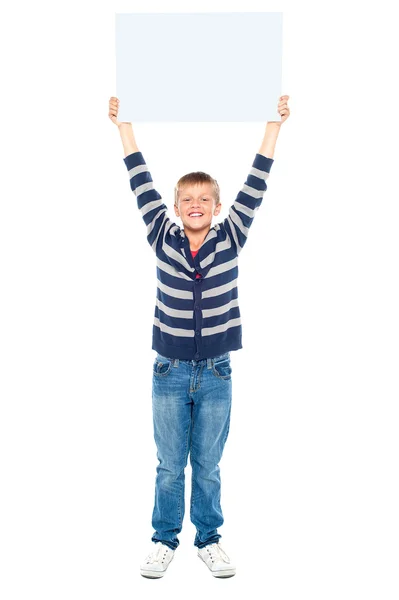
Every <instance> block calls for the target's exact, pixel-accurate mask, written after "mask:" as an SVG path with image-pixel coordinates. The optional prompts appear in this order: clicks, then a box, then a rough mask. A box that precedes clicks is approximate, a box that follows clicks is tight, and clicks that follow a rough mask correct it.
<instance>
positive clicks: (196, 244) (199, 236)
mask: <svg viewBox="0 0 399 600" xmlns="http://www.w3.org/2000/svg"><path fill="white" fill-rule="evenodd" d="M209 230H210V226H209V227H207V229H206V230H203V229H202V230H201V231H191V230H187V229H186V228H185V229H184V233H185V234H186V237H187V238H188V241H189V242H190V250H199V248H200V247H201V246H202V243H203V241H204V239H205V238H206V236H207V235H208V232H209Z"/></svg>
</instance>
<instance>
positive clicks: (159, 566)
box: [140, 542, 175, 579]
mask: <svg viewBox="0 0 399 600" xmlns="http://www.w3.org/2000/svg"><path fill="white" fill-rule="evenodd" d="M174 553H175V551H174V550H172V549H171V548H169V546H166V545H165V544H162V542H156V544H155V550H154V551H153V552H151V553H150V554H149V555H148V556H147V558H146V559H145V561H144V562H143V564H142V565H140V574H141V575H142V576H143V577H148V578H149V579H158V577H163V576H164V575H165V571H166V569H167V568H168V566H169V564H170V562H171V561H172V559H173V556H174Z"/></svg>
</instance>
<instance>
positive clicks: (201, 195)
mask: <svg viewBox="0 0 399 600" xmlns="http://www.w3.org/2000/svg"><path fill="white" fill-rule="evenodd" d="M182 196H184V197H186V196H190V198H192V195H191V194H183V193H182ZM199 196H200V197H201V198H203V196H208V198H212V194H199Z"/></svg>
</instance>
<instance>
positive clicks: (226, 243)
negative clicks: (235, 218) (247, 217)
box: [200, 231, 231, 269]
mask: <svg viewBox="0 0 399 600" xmlns="http://www.w3.org/2000/svg"><path fill="white" fill-rule="evenodd" d="M215 235H216V236H217V233H216V231H215ZM229 248H231V239H230V237H229V236H227V237H226V239H225V240H223V241H222V242H217V244H216V246H215V251H214V252H210V254H208V256H207V257H206V258H204V260H203V261H201V263H200V265H201V267H202V268H203V269H204V268H205V267H207V266H208V265H209V264H211V263H213V262H214V260H215V256H216V254H217V253H218V252H222V251H223V250H228V249H229Z"/></svg>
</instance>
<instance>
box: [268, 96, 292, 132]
mask: <svg viewBox="0 0 399 600" xmlns="http://www.w3.org/2000/svg"><path fill="white" fill-rule="evenodd" d="M288 98H289V96H280V100H279V103H278V106H277V111H278V113H279V115H280V116H281V121H270V123H277V124H278V125H281V124H282V123H284V121H286V120H287V119H288V117H289V116H290V109H289V108H288Z"/></svg>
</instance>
